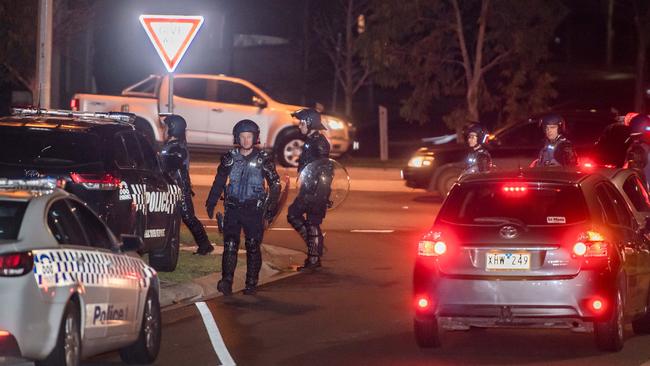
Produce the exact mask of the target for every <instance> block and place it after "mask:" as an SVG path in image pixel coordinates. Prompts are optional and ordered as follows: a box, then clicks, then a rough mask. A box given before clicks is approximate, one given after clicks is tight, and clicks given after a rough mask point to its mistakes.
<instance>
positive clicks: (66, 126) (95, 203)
mask: <svg viewBox="0 0 650 366" xmlns="http://www.w3.org/2000/svg"><path fill="white" fill-rule="evenodd" d="M16 112H17V114H15V115H13V116H10V117H1V118H0V177H3V178H14V179H16V178H38V177H53V178H58V179H63V180H65V182H66V183H65V189H66V190H67V191H68V192H70V193H73V194H75V195H76V196H77V197H79V198H80V199H82V200H83V201H85V202H86V203H88V205H89V206H90V207H91V208H92V209H93V210H94V211H95V212H97V214H98V215H99V216H100V217H101V218H102V219H103V220H104V221H105V222H106V224H107V225H108V226H109V227H110V229H111V230H112V231H113V232H114V233H115V234H116V235H117V236H118V237H119V235H120V234H132V235H138V236H140V237H141V238H143V241H144V246H145V248H144V252H147V253H149V262H150V264H151V265H152V266H153V267H154V268H156V269H157V270H160V271H173V270H174V269H175V268H176V262H177V260H178V250H179V229H180V227H179V225H180V213H179V212H180V211H179V202H180V197H181V192H180V188H179V187H178V186H177V185H175V183H174V182H173V181H172V180H171V178H170V177H169V176H168V175H167V174H164V173H163V172H162V170H161V168H160V165H159V162H158V157H157V154H156V152H155V151H154V149H153V148H152V147H151V145H150V144H149V142H148V141H147V139H146V138H145V137H144V136H143V135H141V134H140V133H139V132H136V131H135V129H134V127H133V125H132V124H130V123H129V122H128V121H129V119H130V118H131V117H130V116H129V115H125V114H114V113H113V114H109V113H102V114H100V113H83V112H68V111H44V110H40V111H39V110H17V111H16Z"/></svg>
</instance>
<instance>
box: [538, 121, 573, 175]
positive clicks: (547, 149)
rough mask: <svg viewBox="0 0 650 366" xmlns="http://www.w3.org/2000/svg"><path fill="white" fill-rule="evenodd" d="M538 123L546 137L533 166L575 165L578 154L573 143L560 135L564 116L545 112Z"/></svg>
mask: <svg viewBox="0 0 650 366" xmlns="http://www.w3.org/2000/svg"><path fill="white" fill-rule="evenodd" d="M539 123H540V126H541V127H542V128H543V129H544V134H545V135H546V139H545V144H544V147H543V148H542V149H541V150H540V152H539V157H538V159H537V161H536V163H535V166H538V167H548V166H567V167H571V166H577V165H578V156H577V154H576V152H575V150H574V148H573V144H572V143H571V141H569V140H567V138H566V137H564V136H562V134H563V133H564V131H565V129H566V122H565V121H564V118H562V116H560V115H557V114H547V115H545V116H543V117H542V118H541V119H540V121H539Z"/></svg>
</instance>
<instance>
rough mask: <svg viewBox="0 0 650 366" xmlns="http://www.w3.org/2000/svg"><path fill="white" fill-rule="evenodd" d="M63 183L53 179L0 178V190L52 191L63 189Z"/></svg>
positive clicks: (60, 180)
mask: <svg viewBox="0 0 650 366" xmlns="http://www.w3.org/2000/svg"><path fill="white" fill-rule="evenodd" d="M64 186H65V181H64V180H62V179H55V178H38V179H7V178H0V189H27V190H33V191H37V190H53V189H54V188H57V187H59V188H63V187H64Z"/></svg>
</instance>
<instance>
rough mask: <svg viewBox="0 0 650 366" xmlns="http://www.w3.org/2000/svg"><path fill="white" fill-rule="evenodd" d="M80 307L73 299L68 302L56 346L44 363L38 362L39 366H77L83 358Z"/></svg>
mask: <svg viewBox="0 0 650 366" xmlns="http://www.w3.org/2000/svg"><path fill="white" fill-rule="evenodd" d="M79 318H80V317H79V306H78V304H77V301H76V300H75V299H74V298H73V299H71V300H70V301H69V302H68V305H66V307H65V311H64V312H63V318H62V319H61V327H60V328H59V335H58V336H57V341H56V345H55V346H54V349H53V350H52V352H51V353H50V354H49V355H48V356H47V358H46V359H45V360H43V361H36V365H37V366H50V365H57V366H59V365H62V366H77V365H79V364H80V358H81V333H80V330H79V329H80V321H79Z"/></svg>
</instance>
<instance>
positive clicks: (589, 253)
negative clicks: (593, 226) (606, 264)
mask: <svg viewBox="0 0 650 366" xmlns="http://www.w3.org/2000/svg"><path fill="white" fill-rule="evenodd" d="M608 247H609V245H608V244H607V242H606V241H605V237H604V236H603V235H602V234H601V233H599V232H597V231H586V232H584V233H582V234H580V235H579V236H578V241H577V242H576V243H575V244H574V245H573V256H574V258H575V257H607V255H608Z"/></svg>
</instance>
